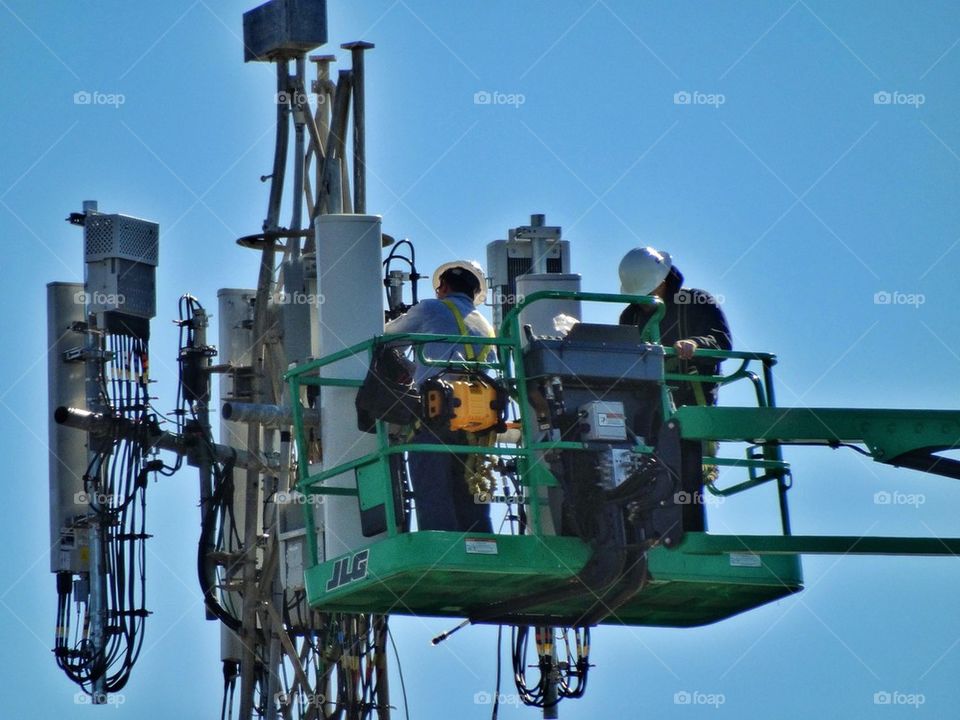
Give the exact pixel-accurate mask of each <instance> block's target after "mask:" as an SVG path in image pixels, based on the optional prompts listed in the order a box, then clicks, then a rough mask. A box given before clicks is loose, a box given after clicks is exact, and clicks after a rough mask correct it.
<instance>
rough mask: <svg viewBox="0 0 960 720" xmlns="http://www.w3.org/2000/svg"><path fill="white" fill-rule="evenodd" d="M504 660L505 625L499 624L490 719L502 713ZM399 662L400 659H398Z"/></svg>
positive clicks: (494, 719)
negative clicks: (495, 680) (501, 698)
mask: <svg viewBox="0 0 960 720" xmlns="http://www.w3.org/2000/svg"><path fill="white" fill-rule="evenodd" d="M502 660H503V625H497V684H496V689H495V690H494V691H493V714H492V715H491V716H490V720H497V716H499V714H500V665H501V664H502ZM398 662H399V661H398Z"/></svg>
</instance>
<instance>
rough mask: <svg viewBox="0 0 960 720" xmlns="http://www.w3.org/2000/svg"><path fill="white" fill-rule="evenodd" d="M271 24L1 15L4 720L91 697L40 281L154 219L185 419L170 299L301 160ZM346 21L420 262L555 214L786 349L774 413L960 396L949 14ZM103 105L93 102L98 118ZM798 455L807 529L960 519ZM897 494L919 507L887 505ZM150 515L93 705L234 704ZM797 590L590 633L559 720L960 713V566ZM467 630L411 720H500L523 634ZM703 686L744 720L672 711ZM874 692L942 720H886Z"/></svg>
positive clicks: (741, 515)
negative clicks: (127, 675) (52, 556)
mask: <svg viewBox="0 0 960 720" xmlns="http://www.w3.org/2000/svg"><path fill="white" fill-rule="evenodd" d="M251 5H252V3H251V2H249V0H247V1H242V2H238V1H234V0H231V1H224V2H218V3H212V2H204V1H203V0H197V1H196V2H192V1H191V0H171V1H170V2H165V3H126V2H118V1H115V0H106V1H104V2H101V3H96V4H95V5H94V4H84V5H78V4H75V3H67V2H50V3H32V2H26V1H25V0H0V31H2V35H3V37H4V43H3V44H2V45H0V58H2V64H3V67H4V68H6V72H5V73H4V77H5V79H4V92H3V94H2V96H0V129H2V133H3V137H4V162H3V163H2V164H0V232H2V235H3V237H4V238H5V239H6V243H5V247H6V252H5V254H4V256H3V259H2V260H0V271H2V277H3V283H4V287H5V288H6V296H7V299H8V302H7V307H8V316H7V318H8V319H7V331H6V337H7V338H8V351H7V352H6V353H4V354H3V356H2V357H0V368H2V373H3V376H4V377H5V378H7V379H8V381H7V382H6V383H5V384H4V388H3V389H2V390H0V417H2V423H3V425H2V427H3V429H4V432H3V435H2V439H0V443H2V449H3V455H4V457H5V458H6V460H7V483H8V488H9V490H8V493H7V502H6V503H5V504H4V510H3V513H4V527H5V532H6V550H7V553H6V559H5V561H4V563H3V567H2V569H0V600H2V602H0V616H2V618H3V627H4V628H5V631H4V640H5V642H4V648H3V652H2V655H0V662H2V669H3V671H4V673H3V674H4V676H5V677H7V678H8V679H9V680H10V681H11V683H12V684H15V688H16V690H13V689H12V690H11V692H8V693H6V694H5V697H6V700H5V708H6V709H5V714H6V715H7V716H9V717H36V718H54V717H75V716H76V717H86V716H89V715H90V714H91V713H93V712H97V711H94V710H89V709H87V708H82V707H78V706H76V705H75V704H74V691H75V688H74V687H73V686H72V685H71V684H70V683H69V682H68V681H67V680H66V679H65V678H64V677H63V676H61V675H60V673H59V671H58V670H57V669H56V667H55V664H54V662H53V657H52V654H51V653H50V648H51V647H52V642H53V623H54V610H55V599H56V598H55V592H54V579H53V576H51V575H50V574H49V573H48V572H47V567H48V555H47V552H48V548H47V537H48V530H47V492H46V487H47V459H46V447H45V442H46V423H47V418H46V417H45V415H46V401H45V389H44V388H45V377H46V370H45V328H44V322H45V320H44V318H45V310H44V287H45V284H46V283H47V282H50V281H52V280H74V281H75V280H79V279H80V278H81V277H82V255H81V234H80V233H79V231H77V230H76V229H75V228H71V227H69V226H68V225H67V224H66V223H64V222H63V218H65V217H66V215H67V214H68V213H69V212H71V211H76V210H79V209H80V204H81V202H82V201H83V200H85V199H96V200H98V201H99V202H100V207H101V209H102V210H105V211H108V212H125V213H128V214H132V215H137V216H141V217H145V218H149V219H151V220H154V221H157V222H159V223H160V228H161V248H160V267H159V271H158V281H159V298H158V300H159V302H158V307H159V312H158V317H157V319H156V321H155V322H154V340H153V343H152V350H153V352H152V355H153V368H154V374H155V378H156V380H157V381H158V382H157V384H156V386H155V387H156V390H157V392H158V394H159V395H160V396H161V400H160V402H159V403H158V404H159V406H160V407H162V408H172V407H173V404H174V397H175V386H174V380H175V376H174V375H173V373H172V371H171V368H172V367H173V366H174V356H175V352H176V338H175V335H174V330H173V328H172V325H170V323H169V322H168V320H169V319H171V318H173V317H174V316H175V312H176V298H177V297H178V296H179V295H180V294H181V293H182V292H185V291H189V292H191V293H193V294H194V295H196V296H197V297H199V298H200V299H201V300H202V301H203V302H204V303H205V304H206V305H207V306H208V307H211V308H214V307H215V303H216V290H217V288H219V287H242V286H250V285H252V284H253V283H254V281H255V273H256V257H255V256H254V255H253V254H252V253H251V252H250V251H248V250H243V249H240V248H238V247H237V246H236V245H235V244H234V242H233V241H234V239H235V238H236V237H239V236H241V235H246V234H250V233H253V232H256V231H257V230H258V229H259V228H260V225H261V223H262V220H263V215H264V213H265V209H266V199H267V197H266V194H267V186H266V185H264V184H262V183H261V182H260V181H259V177H260V175H265V174H267V173H269V167H270V164H271V159H272V152H273V103H272V96H273V73H272V71H271V69H270V68H268V67H267V66H264V65H244V64H243V62H242V47H241V40H240V35H241V15H242V12H243V11H244V10H247V9H249V8H250V7H251ZM329 24H330V38H331V43H330V44H329V45H328V47H327V48H326V49H325V50H324V51H325V52H335V53H337V55H338V57H340V59H341V63H342V65H343V66H346V65H347V64H348V58H347V56H346V54H345V53H344V52H343V51H341V50H340V49H339V43H341V42H346V41H350V40H356V39H364V40H369V41H372V42H375V43H376V44H377V47H376V49H375V50H373V51H372V52H371V53H370V54H369V55H368V56H367V58H368V59H367V68H368V88H367V113H368V130H367V132H368V157H369V164H370V178H369V187H368V206H369V210H370V211H371V212H375V213H379V214H382V215H383V216H384V230H385V231H386V232H389V233H391V234H392V235H394V236H396V237H409V238H411V239H412V240H413V241H414V242H415V243H416V245H417V250H418V261H419V262H418V264H419V265H420V267H421V269H422V270H427V269H429V268H432V267H434V266H436V265H437V264H439V263H440V262H443V261H445V260H447V259H449V258H450V257H452V256H464V255H465V256H468V257H478V258H480V259H483V258H484V257H485V245H486V243H487V242H489V241H490V240H494V239H497V238H500V237H504V235H505V232H506V229H507V228H508V227H513V226H516V225H520V224H524V223H526V222H527V220H528V217H529V215H530V213H534V212H542V213H546V215H547V220H548V222H550V223H551V224H554V223H555V224H559V225H562V226H563V228H564V236H565V237H566V238H567V239H569V240H570V241H571V244H572V254H573V265H574V269H575V270H576V271H577V272H580V273H582V275H583V287H584V289H585V290H591V291H615V290H616V280H615V277H616V265H617V263H618V261H619V258H620V256H621V255H622V254H623V253H624V252H625V251H626V250H628V249H629V248H631V247H633V246H635V245H638V244H652V245H655V246H657V247H660V248H663V249H665V250H668V251H669V252H671V253H672V255H673V256H674V259H675V261H676V263H677V265H678V266H679V267H680V268H681V269H682V270H683V271H684V273H685V275H686V276H687V280H688V284H690V285H693V286H697V287H703V288H705V289H708V290H710V291H711V292H713V293H715V294H718V295H722V296H723V300H724V304H723V308H724V311H725V312H726V314H727V317H728V319H729V322H730V325H731V328H732V330H733V333H734V342H735V345H736V346H737V347H738V348H740V349H752V350H765V351H771V352H775V353H777V355H778V356H779V358H780V364H779V365H778V367H777V379H778V385H777V389H778V398H779V402H780V404H781V405H785V406H786V405H803V406H811V407H817V406H834V407H857V406H861V407H897V408H900V407H918V408H943V409H956V408H957V407H958V406H960V385H958V380H957V378H958V377H960V339H958V337H957V332H956V330H957V326H958V325H957V320H956V305H957V292H958V290H957V282H956V271H957V267H958V265H960V206H958V204H957V202H956V198H957V190H958V187H960V126H958V123H957V120H956V118H957V117H960V102H958V95H957V91H956V88H957V77H958V72H960V47H958V44H960V12H958V9H957V6H956V5H955V4H953V3H950V2H900V3H897V2H890V3H883V4H878V3H872V2H841V3H828V2H823V1H822V0H799V1H798V2H791V1H790V0H777V1H775V2H751V3H692V2H691V3H687V2H676V3H647V2H631V1H628V0H597V2H592V1H591V0H577V1H573V0H571V1H568V2H564V1H554V2H546V1H545V0H544V1H535V0H523V1H522V2H508V1H506V0H487V1H486V2H483V3H478V2H458V3H443V2H436V1H427V0H421V1H416V2H415V1H414V0H397V1H396V2H394V1H393V0H363V1H360V2H346V0H330V2H329ZM82 92H88V93H100V95H96V96H95V97H96V98H97V101H96V102H92V103H90V104H76V103H75V102H74V96H75V94H76V93H82ZM477 93H491V94H493V93H499V95H496V96H495V97H496V98H497V99H499V100H504V101H505V102H491V103H489V104H477V103H476V102H475V96H476V94H477ZM110 96H113V97H112V100H111V99H110ZM511 96H512V102H506V100H508V99H509V98H510V97H511ZM521 99H522V102H521ZM121 100H122V102H121ZM685 100H689V102H684V101H685ZM423 290H424V291H426V289H425V288H424V289H423ZM883 300H890V302H883ZM614 313H615V311H614V310H612V309H607V310H605V311H595V312H593V314H592V315H588V317H591V318H592V319H594V320H601V321H602V320H612V319H613V318H614ZM745 400H746V396H745V395H743V394H742V393H740V392H739V391H737V390H734V389H731V391H730V392H728V393H726V394H724V395H723V396H722V398H721V401H722V402H726V403H737V402H745ZM730 451H731V452H733V451H735V449H731V450H730ZM788 459H789V460H791V461H792V462H793V463H794V478H795V487H794V489H793V490H792V491H791V495H792V497H791V503H792V504H791V507H792V511H793V512H792V518H793V523H794V530H795V532H798V533H810V534H815V533H824V534H826V533H836V534H851V535H857V534H872V535H911V536H913V535H915V536H923V537H929V536H935V535H939V536H956V535H957V534H958V527H957V526H958V523H957V521H956V513H955V511H953V508H956V507H957V506H958V503H960V487H957V486H956V484H955V483H951V482H950V481H948V480H946V479H942V478H934V477H927V476H923V475H921V474H918V473H914V472H911V471H894V470H891V469H888V468H885V467H881V466H878V465H875V464H872V463H871V462H869V461H866V460H864V459H862V458H860V457H858V456H855V455H854V454H853V453H850V452H843V451H830V450H826V449H806V450H796V451H790V452H789V453H788ZM884 490H885V491H888V492H901V493H919V494H920V495H921V496H922V498H923V503H922V504H916V505H906V506H900V507H891V506H884V505H877V504H876V503H875V502H874V494H875V493H876V492H878V491H884ZM751 495H752V496H751ZM148 499H149V503H148V510H149V514H148V529H149V531H150V532H152V533H153V534H154V536H155V537H154V538H153V539H152V540H151V541H150V543H149V549H148V568H149V570H148V572H149V574H148V593H149V597H148V607H149V608H150V609H151V610H153V611H154V615H153V616H152V617H151V618H150V621H149V624H148V627H147V636H146V643H145V651H144V653H143V656H142V658H141V660H140V662H139V664H138V666H137V668H136V669H135V671H134V675H133V678H132V680H131V683H130V685H129V686H128V687H127V688H126V689H125V690H124V697H123V700H124V702H123V704H122V705H119V706H118V707H117V709H116V710H113V709H104V710H99V712H101V713H103V712H107V713H111V714H112V713H114V712H116V713H117V714H118V715H122V716H126V717H138V718H139V717H169V716H182V717H212V716H215V713H217V712H218V711H219V704H220V686H221V684H222V680H221V675H220V667H219V662H218V659H219V652H218V632H217V630H216V627H215V625H214V624H213V623H207V622H204V620H203V610H202V606H201V601H200V596H199V591H198V588H197V586H196V579H195V570H194V557H195V555H194V553H195V543H196V536H197V533H198V525H199V523H198V517H199V511H198V509H197V483H196V478H195V476H194V475H193V474H192V473H191V472H190V471H184V472H181V473H180V474H179V475H177V476H176V477H174V478H172V479H163V480H161V481H160V482H157V483H155V484H151V486H150V490H149V494H148ZM710 523H711V528H712V529H713V530H714V531H715V532H724V533H733V532H771V531H775V529H776V527H777V525H776V515H775V506H774V502H773V495H772V491H771V492H768V491H767V489H763V490H759V491H757V492H756V493H751V494H748V495H747V496H740V497H737V498H734V499H731V500H729V501H728V502H726V503H724V504H723V505H722V506H715V507H711V509H710ZM804 570H805V578H806V582H807V590H805V591H804V592H803V593H802V594H800V595H799V596H797V597H795V598H791V599H788V600H784V601H782V602H780V603H776V604H774V605H771V606H768V607H766V608H763V609H760V610H757V611H755V612H752V613H749V614H746V615H744V616H740V617H738V618H735V619H732V620H730V621H727V622H724V623H720V624H718V625H715V626H711V627H708V628H703V629H697V630H689V631H680V630H660V629H657V630H653V629H642V628H634V629H626V630H625V629H619V630H613V629H601V630H598V631H597V632H596V633H595V636H594V643H593V648H594V649H593V655H592V658H591V659H592V660H593V662H594V663H595V664H596V667H595V668H594V670H593V673H592V675H591V681H590V688H589V690H588V693H587V697H586V698H585V699H583V700H579V701H574V702H566V703H564V705H563V706H562V708H561V712H562V717H570V718H591V717H596V716H598V715H600V714H601V713H604V714H610V715H616V716H624V717H633V716H639V715H640V714H652V713H666V714H670V715H672V716H676V717H681V718H683V717H691V718H695V717H705V718H726V717H730V718H733V717H736V718H761V717H763V718H766V717H782V718H799V717H810V716H827V717H866V716H873V715H875V714H876V715H881V716H882V715H889V716H891V717H893V716H896V717H931V718H934V717H936V718H939V717H946V716H949V715H950V714H952V713H954V712H955V707H956V705H957V703H958V701H960V689H958V687H957V684H956V676H957V671H958V670H960V614H958V613H957V612H956V603H955V602H954V598H955V597H956V595H957V593H958V592H960V564H958V563H957V561H956V559H954V558H950V559H897V558H807V559H805V561H804ZM448 625H449V623H446V622H441V621H432V620H423V621H421V620H406V621H404V620H399V619H398V620H397V621H396V622H395V623H394V626H393V627H394V632H395V636H396V639H397V641H398V644H399V648H400V654H401V659H402V661H403V667H404V670H405V679H406V681H407V691H408V697H409V699H410V704H411V716H412V717H416V718H433V717H436V718H442V717H449V716H450V714H452V713H453V712H456V714H457V716H459V717H463V718H474V717H476V718H482V717H487V716H489V707H488V706H483V705H477V704H475V703H474V699H473V698H474V694H475V693H477V692H480V691H484V690H489V689H490V688H491V687H492V683H493V672H494V643H495V632H493V631H491V630H490V629H471V630H466V631H463V632H461V633H459V634H458V635H456V636H454V638H451V639H450V640H449V641H447V642H446V643H445V644H444V645H442V646H441V647H439V648H432V647H430V646H429V643H428V640H429V638H430V637H432V636H433V635H434V634H436V633H437V632H439V631H440V630H442V629H445V628H446V627H448ZM458 660H459V661H460V662H458ZM393 688H394V689H395V690H398V689H399V685H398V683H397V682H396V681H394V683H393ZM503 690H504V692H506V693H507V694H508V699H509V698H510V697H512V695H510V694H511V693H513V688H512V685H511V684H510V681H509V678H507V679H505V681H504V687H503ZM678 692H688V693H702V694H703V695H722V696H723V698H724V702H723V704H722V705H719V706H711V705H697V706H693V705H687V706H678V705H677V704H675V702H674V696H675V694H676V693H678ZM878 692H880V693H883V692H887V693H895V692H899V693H902V694H903V695H904V696H908V695H913V696H922V697H923V704H922V705H919V706H911V705H900V706H897V707H893V706H878V705H876V704H875V703H874V695H875V693H878ZM394 700H395V702H396V703H400V695H399V692H396V693H395V696H394ZM502 716H503V717H518V718H519V717H534V716H535V712H534V711H532V710H527V709H518V708H516V707H515V706H514V705H512V704H508V705H507V706H506V707H505V708H502Z"/></svg>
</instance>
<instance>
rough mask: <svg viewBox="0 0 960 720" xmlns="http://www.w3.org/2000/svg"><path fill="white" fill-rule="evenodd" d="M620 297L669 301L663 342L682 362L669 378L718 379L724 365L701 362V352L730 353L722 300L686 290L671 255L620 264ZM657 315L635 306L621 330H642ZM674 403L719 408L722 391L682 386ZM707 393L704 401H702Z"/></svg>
mask: <svg viewBox="0 0 960 720" xmlns="http://www.w3.org/2000/svg"><path fill="white" fill-rule="evenodd" d="M620 292H621V293H623V294H624V295H652V296H655V297H658V298H660V299H661V300H663V303H664V305H665V306H666V307H665V311H666V312H665V314H664V316H663V319H662V320H661V321H660V342H661V344H662V345H664V346H665V347H670V346H673V349H674V350H675V351H676V353H677V358H678V361H677V363H676V367H675V368H671V369H670V370H668V372H681V373H685V374H686V373H692V372H699V373H700V374H701V375H716V374H717V373H718V372H719V371H720V362H719V361H717V360H715V359H711V358H700V359H697V358H696V351H697V349H698V348H703V349H704V350H730V348H731V343H730V330H729V328H728V326H727V319H726V317H724V315H723V311H722V310H721V309H720V306H719V304H718V303H717V300H716V298H714V297H713V296H712V295H711V294H710V293H708V292H706V291H705V290H698V289H696V288H685V287H683V274H682V273H681V272H680V270H678V269H677V267H676V266H675V265H674V264H673V259H672V258H671V257H670V255H669V254H668V253H665V252H663V251H661V250H655V249H654V248H652V247H642V248H634V249H633V250H631V251H630V252H628V253H627V254H626V255H624V257H623V260H621V261H620ZM652 312H653V308H652V306H650V305H641V304H639V303H633V304H631V305H629V306H627V308H626V309H625V310H624V311H623V313H622V314H621V315H620V324H621V325H642V324H644V323H646V321H647V319H648V318H649V317H650V315H651V314H652ZM673 390H674V391H673V399H674V403H675V404H676V405H677V407H679V406H680V405H716V404H717V388H716V385H713V384H710V383H680V384H679V386H678V387H676V388H674V389H673ZM698 390H702V392H703V395H704V398H703V399H702V400H699V399H698V398H697V395H699V394H700V393H699V391H698Z"/></svg>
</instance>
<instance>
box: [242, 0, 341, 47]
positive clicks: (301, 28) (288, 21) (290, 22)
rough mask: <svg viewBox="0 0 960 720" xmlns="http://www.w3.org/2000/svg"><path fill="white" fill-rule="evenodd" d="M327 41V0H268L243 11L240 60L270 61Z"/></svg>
mask: <svg viewBox="0 0 960 720" xmlns="http://www.w3.org/2000/svg"><path fill="white" fill-rule="evenodd" d="M326 42H327V2H326V0H270V2H267V3H264V4H263V5H261V6H259V7H256V8H254V9H253V10H250V11H248V12H245V13H244V14H243V61H244V62H250V61H251V60H253V61H273V60H276V59H277V58H284V57H288V58H289V57H294V56H296V55H302V54H304V53H307V52H310V51H311V50H313V49H314V48H317V47H319V46H321V45H323V44H325V43H326Z"/></svg>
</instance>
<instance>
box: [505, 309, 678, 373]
mask: <svg viewBox="0 0 960 720" xmlns="http://www.w3.org/2000/svg"><path fill="white" fill-rule="evenodd" d="M523 365H524V369H525V370H526V374H527V377H528V378H531V379H533V378H537V377H549V376H553V375H557V376H560V377H562V378H572V379H576V380H580V381H581V382H583V383H584V384H587V383H588V382H589V381H590V380H602V381H605V382H609V381H613V383H615V384H618V383H629V382H637V381H646V382H662V381H663V347H662V346H660V345H653V344H650V343H643V342H640V331H639V329H638V328H636V327H632V326H627V325H593V324H590V323H577V325H575V326H574V329H573V330H571V331H570V333H569V334H568V335H567V337H566V338H564V339H562V340H552V339H537V340H534V341H533V342H531V343H530V344H529V345H528V346H527V350H526V352H525V353H524V357H523Z"/></svg>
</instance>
